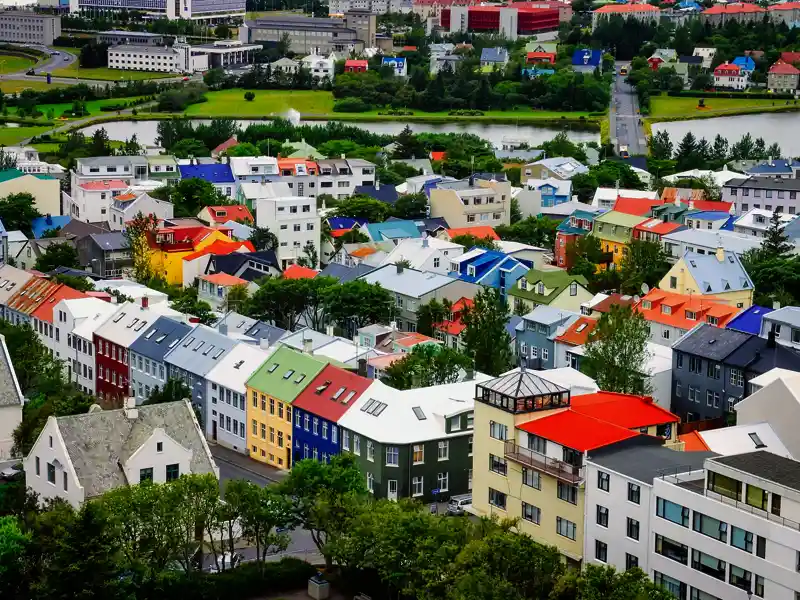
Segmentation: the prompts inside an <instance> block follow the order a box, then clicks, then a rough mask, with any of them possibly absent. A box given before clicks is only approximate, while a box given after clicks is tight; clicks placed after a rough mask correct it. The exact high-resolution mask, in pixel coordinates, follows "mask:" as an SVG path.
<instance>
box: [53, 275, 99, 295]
mask: <svg viewBox="0 0 800 600" xmlns="http://www.w3.org/2000/svg"><path fill="white" fill-rule="evenodd" d="M53 281H57V282H58V283H63V284H64V285H66V286H68V287H71V288H72V289H73V290H79V291H81V292H93V291H94V283H92V282H91V280H89V279H88V278H87V277H79V276H77V275H64V274H61V273H59V274H57V275H53Z"/></svg>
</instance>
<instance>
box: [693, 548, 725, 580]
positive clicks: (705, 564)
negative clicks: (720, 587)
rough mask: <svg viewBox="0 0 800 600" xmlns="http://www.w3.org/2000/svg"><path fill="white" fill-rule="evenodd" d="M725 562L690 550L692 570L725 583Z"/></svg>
mask: <svg viewBox="0 0 800 600" xmlns="http://www.w3.org/2000/svg"><path fill="white" fill-rule="evenodd" d="M726 566H727V565H726V564H725V561H722V560H720V559H718V558H714V557H713V556H711V555H709V554H706V553H705V552H700V551H699V550H692V568H693V569H695V570H696V571H700V572H701V573H705V574H706V575H710V576H711V577H713V578H715V579H719V580H720V581H725V567H726Z"/></svg>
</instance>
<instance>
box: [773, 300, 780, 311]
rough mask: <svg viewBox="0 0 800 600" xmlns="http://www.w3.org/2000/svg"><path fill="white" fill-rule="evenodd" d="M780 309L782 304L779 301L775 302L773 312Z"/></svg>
mask: <svg viewBox="0 0 800 600" xmlns="http://www.w3.org/2000/svg"><path fill="white" fill-rule="evenodd" d="M780 307H781V303H780V302H778V301H777V300H775V301H774V302H773V303H772V308H773V310H778V309H779V308H780Z"/></svg>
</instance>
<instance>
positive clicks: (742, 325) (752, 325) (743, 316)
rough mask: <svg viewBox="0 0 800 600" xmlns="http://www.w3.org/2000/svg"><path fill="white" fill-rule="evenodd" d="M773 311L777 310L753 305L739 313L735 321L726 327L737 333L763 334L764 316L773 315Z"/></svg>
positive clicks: (732, 320)
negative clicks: (762, 323)
mask: <svg viewBox="0 0 800 600" xmlns="http://www.w3.org/2000/svg"><path fill="white" fill-rule="evenodd" d="M773 310H775V309H773V308H767V307H765V306H758V305H756V304H753V305H752V306H750V307H749V308H746V309H744V310H741V311H739V313H738V314H737V315H736V316H735V317H734V318H733V319H731V320H730V321H728V323H727V325H725V327H727V328H728V329H733V330H735V331H742V332H744V333H754V334H756V335H759V333H760V332H761V322H762V320H763V319H764V316H765V315H767V314H769V313H771V312H772V311H773Z"/></svg>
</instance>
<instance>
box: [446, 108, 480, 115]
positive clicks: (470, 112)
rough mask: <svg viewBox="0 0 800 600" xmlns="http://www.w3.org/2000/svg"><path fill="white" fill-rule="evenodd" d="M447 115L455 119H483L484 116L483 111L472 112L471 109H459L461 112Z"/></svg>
mask: <svg viewBox="0 0 800 600" xmlns="http://www.w3.org/2000/svg"><path fill="white" fill-rule="evenodd" d="M447 114H448V115H450V116H453V117H482V116H483V111H482V110H470V109H467V108H462V109H459V110H451V111H450V112H449V113H447Z"/></svg>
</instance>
